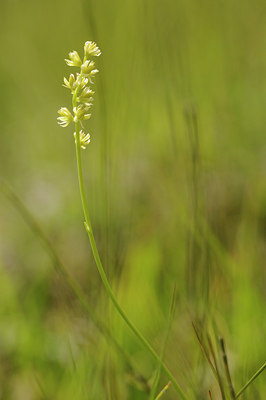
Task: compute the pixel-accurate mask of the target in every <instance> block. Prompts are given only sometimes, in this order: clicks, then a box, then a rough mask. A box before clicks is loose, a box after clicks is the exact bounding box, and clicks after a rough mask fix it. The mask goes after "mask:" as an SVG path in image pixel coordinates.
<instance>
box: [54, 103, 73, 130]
mask: <svg viewBox="0 0 266 400" xmlns="http://www.w3.org/2000/svg"><path fill="white" fill-rule="evenodd" d="M58 114H59V115H60V117H58V118H57V120H58V124H59V125H60V126H62V127H63V128H65V127H66V126H68V125H69V124H70V122H72V121H73V120H74V118H73V115H72V114H71V112H70V111H69V110H68V109H67V108H66V107H61V108H60V110H58Z"/></svg>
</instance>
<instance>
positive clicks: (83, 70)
mask: <svg viewBox="0 0 266 400" xmlns="http://www.w3.org/2000/svg"><path fill="white" fill-rule="evenodd" d="M100 54H101V51H100V49H99V48H98V47H97V45H96V44H95V43H94V42H86V43H85V45H84V57H83V61H82V60H81V58H80V56H79V54H78V52H77V51H71V52H70V53H69V55H68V57H69V59H66V60H65V61H66V63H67V65H68V66H70V67H79V68H80V72H77V73H76V74H75V75H74V74H71V75H70V76H69V78H68V79H66V78H64V85H63V86H64V87H66V88H67V89H69V90H70V91H71V93H72V98H73V100H72V104H73V110H72V112H71V111H69V110H68V108H66V107H61V108H60V110H59V111H58V114H59V115H60V116H59V117H58V118H57V119H58V123H59V125H60V126H62V127H66V126H68V125H69V124H70V123H71V122H74V124H75V127H77V126H79V125H78V124H80V125H81V126H83V125H82V121H84V120H86V119H89V118H90V117H91V114H90V112H89V111H90V108H91V106H92V102H93V95H94V91H93V90H92V89H91V88H90V86H89V85H90V84H93V78H94V76H95V75H96V74H97V72H98V70H97V69H96V68H95V63H94V61H93V60H91V57H98V56H99V55H100ZM75 130H76V129H75ZM74 137H75V141H77V134H76V132H74ZM89 142H90V135H89V133H88V134H85V133H84V132H83V130H79V143H80V147H81V148H82V149H85V148H86V145H87V144H88V143H89Z"/></svg>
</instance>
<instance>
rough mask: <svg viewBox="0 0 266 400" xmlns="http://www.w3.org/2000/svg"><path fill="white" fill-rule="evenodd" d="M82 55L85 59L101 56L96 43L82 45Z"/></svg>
mask: <svg viewBox="0 0 266 400" xmlns="http://www.w3.org/2000/svg"><path fill="white" fill-rule="evenodd" d="M84 54H85V56H87V57H98V56H100V55H101V51H100V49H99V47H97V45H96V43H94V42H90V41H89V42H86V43H85V45H84Z"/></svg>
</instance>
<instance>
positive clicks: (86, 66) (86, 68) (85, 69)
mask: <svg viewBox="0 0 266 400" xmlns="http://www.w3.org/2000/svg"><path fill="white" fill-rule="evenodd" d="M94 66H95V63H94V61H90V60H86V61H85V62H84V63H83V64H82V65H81V72H82V74H83V75H90V73H91V71H92V70H93V68H94Z"/></svg>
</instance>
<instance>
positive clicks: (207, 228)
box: [0, 0, 266, 400]
mask: <svg viewBox="0 0 266 400" xmlns="http://www.w3.org/2000/svg"><path fill="white" fill-rule="evenodd" d="M265 16H266V4H265V1H263V0H255V1H254V2H250V1H248V0H243V1H241V2H240V1H232V0H225V1H211V0H202V1H197V0H189V1H187V0H180V1H174V0H164V1H159V0H145V1H143V0H131V1H129V0H123V1H122V0H113V1H108V0H97V1H91V0H83V1H77V0H75V1H74V0H70V1H63V0H53V1H51V0H47V1H45V2H39V1H36V0H35V1H34V0H27V1H19V0H12V1H8V0H1V2H0V22H1V23H0V35H1V36H0V40H1V60H0V93H1V97H0V134H1V136H0V142H1V143H0V168H1V174H0V176H1V178H3V179H4V180H5V181H6V182H8V183H9V184H10V185H11V186H12V187H13V188H14V189H15V191H16V193H18V195H19V196H20V198H21V199H22V200H23V202H24V203H25V204H26V206H27V207H28V209H29V210H31V212H32V214H33V215H34V217H35V218H36V220H37V221H38V222H39V223H40V225H41V226H42V228H43V229H44V231H45V232H46V233H47V235H48V237H49V238H50V240H51V242H52V244H53V246H54V249H55V251H56V252H57V253H58V255H59V256H60V258H61V259H62V260H63V262H64V263H65V264H66V266H67V268H68V270H69V272H70V273H71V275H72V276H73V277H74V278H75V279H76V280H77V282H79V284H80V285H81V286H82V288H83V290H84V291H85V294H86V296H87V300H88V302H89V303H90V304H91V305H92V306H93V309H94V311H95V312H96V314H97V315H98V317H99V318H100V319H101V320H102V321H104V322H105V323H106V325H107V326H108V327H109V329H110V330H111V332H112V335H113V336H115V337H116V339H117V340H118V342H119V343H120V344H121V346H122V347H123V348H124V350H125V352H126V353H127V354H128V355H129V356H130V357H131V359H132V362H133V364H134V365H135V367H136V371H138V373H139V374H141V375H142V376H143V377H144V378H146V379H147V380H148V384H150V383H151V382H152V377H153V376H154V375H153V374H154V371H155V369H156V364H154V362H153V360H151V359H150V356H149V355H148V354H146V352H145V351H144V350H143V349H142V347H141V346H140V345H139V343H138V342H137V341H136V340H135V338H134V337H133V336H132V334H131V333H129V332H128V330H127V328H126V327H125V325H124V324H123V323H122V322H121V320H120V318H119V316H118V315H117V314H116V313H115V312H114V311H113V309H112V307H111V305H110V304H109V303H108V300H107V298H106V294H105V292H104V291H103V290H102V285H101V282H100V280H99V277H98V275H97V271H96V267H95V265H94V262H93V258H92V254H91V251H90V248H89V243H88V240H87V236H86V232H85V230H84V229H83V219H82V211H81V205H80V199H79V194H78V184H77V178H76V163H75V149H74V140H73V132H72V131H71V129H70V128H69V129H64V130H63V129H61V128H60V127H59V126H58V125H57V124H56V117H57V110H58V108H60V106H62V105H66V106H67V104H66V103H67V101H69V96H68V93H67V91H66V89H64V88H62V83H63V77H64V76H66V75H67V74H68V67H67V66H66V65H65V63H64V58H66V57H67V54H68V52H69V51H70V50H74V49H75V50H82V47H83V44H84V42H85V41H86V40H93V41H96V42H97V44H98V45H99V47H100V49H101V51H102V56H101V57H100V58H99V61H98V60H97V62H98V64H97V67H98V68H99V70H100V73H99V74H98V76H97V79H96V81H97V82H96V83H95V91H96V95H95V104H94V106H93V115H92V118H91V120H90V121H89V122H88V126H89V131H90V133H91V143H90V145H89V146H88V148H87V150H86V151H85V152H83V161H84V172H85V181H86V190H87V198H88V202H89V208H90V211H91V214H92V224H93V226H94V229H95V233H96V238H97V243H98V245H99V249H100V253H101V256H102V260H103V264H104V266H105V269H106V271H107V274H108V277H109V278H110V281H111V283H112V286H113V288H114V290H115V292H116V294H117V296H118V298H119V300H120V302H121V304H122V305H123V308H124V309H125V310H126V312H127V313H128V315H129V316H130V317H131V318H132V320H133V321H134V322H135V323H136V325H137V326H138V327H139V329H140V330H141V331H142V332H143V333H144V334H145V336H146V337H147V338H148V340H149V341H150V342H151V343H152V344H153V345H154V347H155V348H156V349H157V350H158V352H160V349H161V347H162V343H163V341H164V335H165V331H166V326H167V315H168V309H169V306H170V301H171V293H172V291H173V288H174V285H176V292H177V300H176V312H175V315H174V320H173V324H172V328H171V330H170V336H169V341H168V345H167V349H166V355H165V361H166V363H167V365H169V367H170V369H171V370H172V371H173V373H174V375H175V376H176V378H177V381H178V382H179V383H180V385H181V386H182V388H184V390H185V391H186V392H187V393H188V395H189V398H191V399H207V398H208V390H209V389H211V390H212V394H213V398H214V399H219V394H218V387H217V384H216V382H215V381H214V379H213V377H212V375H211V371H210V370H209V367H208V365H207V363H206V361H205V360H204V358H203V355H202V353H201V350H200V346H199V344H198V343H197V340H196V337H195V334H194V331H193V329H192V324H191V323H192V321H193V322H195V323H196V324H197V326H198V327H200V330H201V332H203V333H206V332H207V331H208V332H210V333H211V335H212V337H213V338H214V337H216V336H218V335H222V336H223V337H224V338H225V341H226V343H227V350H228V358H229V362H230V366H231V373H232V378H233V381H234V384H235V387H236V391H238V390H239V389H240V388H241V387H242V386H243V385H244V384H245V382H246V381H247V380H248V378H249V377H250V376H251V375H252V374H253V373H254V372H255V371H256V369H258V368H259V367H260V366H261V365H262V364H263V362H264V361H265V356H266V350H265V345H264V343H265V332H266V322H265V317H264V314H265V283H266V277H265V271H266V269H265V256H266V245H265V243H266V240H265V239H266V140H265V118H266V117H265V115H266V114H265V109H266V73H265V71H266V54H265V48H266V17H265ZM0 207H1V210H0V222H1V225H0V235H1V243H0V383H1V384H0V399H3V400H9V399H10V400H24V399H25V400H26V399H27V400H28V399H29V400H35V399H40V398H43V399H46V398H47V399H48V398H49V399H50V398H51V399H64V400H67V399H71V400H73V399H77V400H78V399H82V400H84V399H95V400H98V399H120V400H126V399H128V400H142V399H147V398H148V394H147V392H145V388H146V386H147V385H146V384H144V383H143V382H142V381H141V380H140V379H137V378H136V376H135V374H133V373H132V371H129V370H128V368H127V366H126V363H125V360H124V359H123V357H122V356H121V355H120V354H119V353H117V352H116V351H115V349H114V348H113V347H112V346H111V345H110V343H109V342H108V341H107V340H106V338H105V337H104V335H102V334H101V333H100V332H99V331H98V330H97V328H96V327H95V325H94V324H93V322H92V320H91V318H90V316H89V315H88V314H86V313H85V312H84V310H83V308H82V307H81V305H80V303H79V301H78V299H77V298H76V296H74V295H73V293H72V292H71V290H70V289H69V287H68V285H67V284H66V283H65V281H64V279H63V278H62V277H61V276H60V275H58V274H57V272H56V270H55V268H54V264H53V260H51V259H50V257H49V254H48V253H47V251H46V250H45V249H44V248H43V247H42V245H41V243H40V240H39V237H38V236H37V235H36V234H35V233H33V232H32V230H31V229H30V228H29V226H28V225H27V224H25V222H24V221H23V219H22V218H21V216H20V214H19V213H18V212H17V211H16V210H15V209H14V207H13V206H12V204H11V203H10V202H9V201H8V199H7V198H6V197H5V196H4V195H2V194H1V197H0ZM218 352H219V351H218V350H217V353H218ZM166 383H167V382H166V378H165V376H164V375H162V377H161V380H160V388H163V387H164V386H165V384H166ZM265 396H266V386H265V379H263V377H262V376H261V377H259V378H258V379H257V381H255V382H254V383H253V384H252V386H250V388H249V389H247V394H246V399H250V398H256V399H264V398H265ZM164 398H165V399H167V398H168V399H176V398H177V395H176V393H175V391H174V389H173V388H170V389H169V390H168V391H167V393H166V394H165V395H164ZM243 398H245V397H244V396H243Z"/></svg>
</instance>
